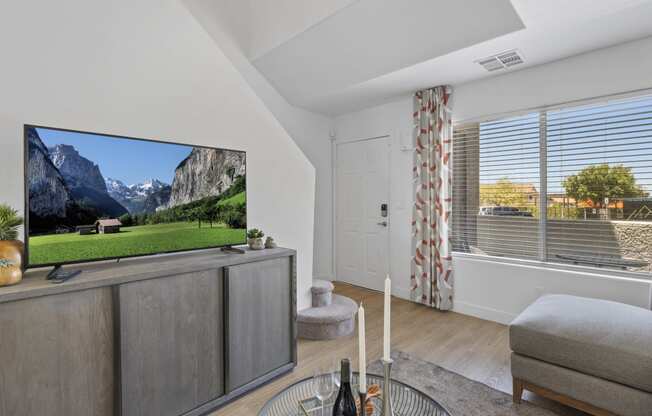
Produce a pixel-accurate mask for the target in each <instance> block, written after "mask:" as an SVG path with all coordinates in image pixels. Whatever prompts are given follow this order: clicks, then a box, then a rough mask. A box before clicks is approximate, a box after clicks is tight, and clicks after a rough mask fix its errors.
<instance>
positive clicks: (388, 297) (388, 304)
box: [383, 274, 392, 361]
mask: <svg viewBox="0 0 652 416" xmlns="http://www.w3.org/2000/svg"><path fill="white" fill-rule="evenodd" d="M391 308H392V281H391V280H390V278H389V274H388V275H387V278H386V279H385V320H384V326H383V329H384V331H383V341H384V342H383V359H384V360H385V361H389V359H390V351H391V347H390V344H391V341H390V338H391V329H390V326H391V314H392V311H391Z"/></svg>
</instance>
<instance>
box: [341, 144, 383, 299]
mask: <svg viewBox="0 0 652 416" xmlns="http://www.w3.org/2000/svg"><path fill="white" fill-rule="evenodd" d="M378 139H388V140H387V166H388V170H389V172H388V175H387V178H388V181H389V183H388V184H387V208H388V212H389V214H388V215H387V273H390V274H391V270H392V260H391V255H390V253H391V250H390V249H391V243H390V236H391V232H392V221H390V220H389V218H390V216H391V215H392V187H391V172H392V157H391V149H392V135H391V134H385V135H382V136H374V137H367V138H363V139H347V140H337V139H335V140H332V148H331V185H332V189H331V194H332V198H331V200H332V205H331V208H332V209H331V225H332V236H333V238H332V245H333V247H332V253H333V254H332V259H333V264H332V266H331V267H332V269H333V279H334V280H336V281H339V278H338V276H337V149H338V148H337V146H339V145H345V144H350V143H355V142H366V141H370V140H378ZM370 290H373V289H370Z"/></svg>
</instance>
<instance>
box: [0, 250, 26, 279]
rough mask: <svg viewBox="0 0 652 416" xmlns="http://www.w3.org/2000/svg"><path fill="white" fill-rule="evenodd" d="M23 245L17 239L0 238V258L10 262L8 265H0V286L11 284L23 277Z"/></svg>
mask: <svg viewBox="0 0 652 416" xmlns="http://www.w3.org/2000/svg"><path fill="white" fill-rule="evenodd" d="M24 247H25V246H24V244H23V242H22V241H19V240H0V259H5V260H8V261H9V262H10V263H11V265H10V266H8V267H0V286H7V285H13V284H16V283H18V282H20V281H21V280H22V279H23V249H24Z"/></svg>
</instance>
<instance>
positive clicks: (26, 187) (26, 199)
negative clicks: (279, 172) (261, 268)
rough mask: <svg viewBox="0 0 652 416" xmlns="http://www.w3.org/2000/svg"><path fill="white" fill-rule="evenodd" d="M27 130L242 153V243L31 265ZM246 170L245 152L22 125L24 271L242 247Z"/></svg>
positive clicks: (246, 191)
mask: <svg viewBox="0 0 652 416" xmlns="http://www.w3.org/2000/svg"><path fill="white" fill-rule="evenodd" d="M28 128H37V129H48V130H58V131H65V132H70V133H81V134H93V135H97V136H105V137H111V138H115V139H128V140H138V141H143V142H154V143H161V144H176V145H180V146H191V147H199V148H203V149H215V150H226V151H230V152H238V153H243V154H244V158H245V211H246V214H245V234H244V238H243V240H242V241H235V242H233V243H232V244H221V245H215V246H209V247H197V248H190V249H183V250H170V251H159V252H153V253H145V254H135V255H131V256H116V257H98V258H92V259H83V260H72V261H63V262H53V263H39V264H31V262H30V260H29V181H28V178H27V170H28V163H29V143H28V138H27V129H28ZM248 173H249V172H248V168H247V152H246V151H245V150H235V149H228V148H225V147H213V146H204V145H197V144H189V143H181V142H173V141H167V140H160V139H143V138H140V137H132V136H123V135H117V134H107V133H98V132H92V131H86V130H75V129H65V128H61V127H50V126H42V125H38V124H23V181H24V184H23V192H24V208H23V209H24V211H23V212H24V225H23V240H24V241H23V242H24V244H25V258H26V262H25V265H24V269H25V270H27V269H36V268H42V267H52V266H65V265H69V264H83V263H96V262H100V261H111V260H120V259H130V258H142V257H150V256H158V255H162V254H173V253H188V252H193V251H200V250H210V249H216V248H221V247H230V246H235V245H243V244H246V243H247V234H246V230H247V226H248V223H249V209H248V208H249V207H248V205H247V201H248V200H249V197H248V192H249V191H248V186H247V175H248Z"/></svg>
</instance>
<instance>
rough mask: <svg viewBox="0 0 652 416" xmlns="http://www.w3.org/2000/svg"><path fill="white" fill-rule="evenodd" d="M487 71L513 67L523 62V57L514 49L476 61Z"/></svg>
mask: <svg viewBox="0 0 652 416" xmlns="http://www.w3.org/2000/svg"><path fill="white" fill-rule="evenodd" d="M476 62H477V63H479V64H480V65H482V66H483V67H484V69H486V70H487V71H489V72H491V71H497V70H499V69H505V68H510V67H512V66H514V65H518V64H522V63H523V62H524V60H523V56H522V55H521V54H520V52H519V51H517V50H516V49H514V50H511V51H506V52H502V53H499V54H497V55H493V56H489V57H487V58H482V59H479V60H477V61H476Z"/></svg>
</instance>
